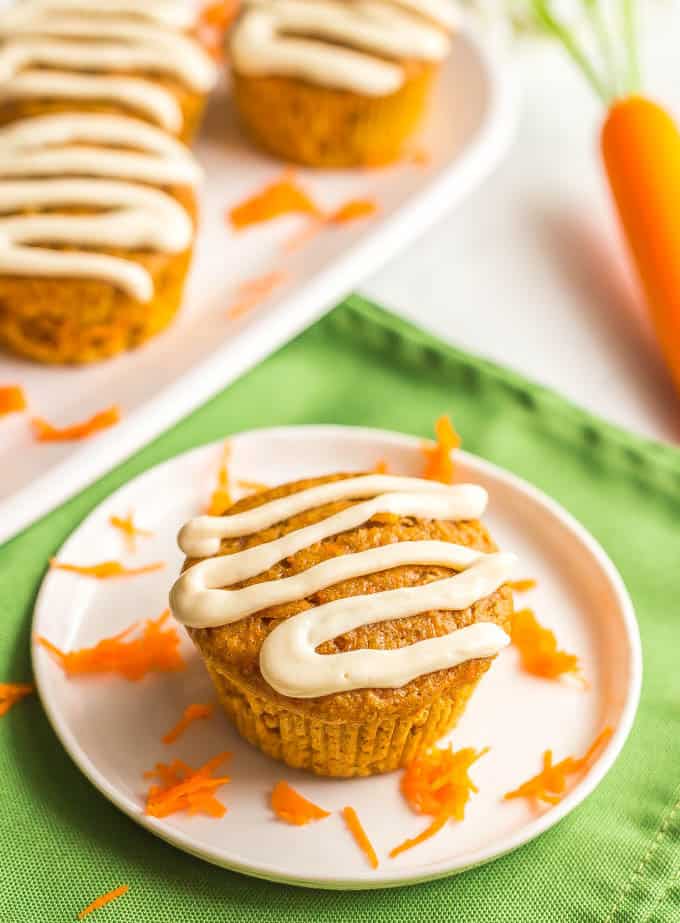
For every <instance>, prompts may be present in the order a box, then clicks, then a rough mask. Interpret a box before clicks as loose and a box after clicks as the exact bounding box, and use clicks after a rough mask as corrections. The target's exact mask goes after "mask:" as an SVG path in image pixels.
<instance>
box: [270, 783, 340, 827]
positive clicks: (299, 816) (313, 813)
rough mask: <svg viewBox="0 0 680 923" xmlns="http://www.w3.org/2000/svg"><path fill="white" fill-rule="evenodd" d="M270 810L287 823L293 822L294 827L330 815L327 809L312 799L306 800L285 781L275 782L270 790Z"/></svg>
mask: <svg viewBox="0 0 680 923" xmlns="http://www.w3.org/2000/svg"><path fill="white" fill-rule="evenodd" d="M272 810H273V811H274V813H275V814H276V816H277V817H278V818H279V820H283V821H285V822H286V823H287V824H294V825H295V826H296V827H302V826H304V825H305V824H308V823H310V821H313V820H323V818H324V817H330V813H329V812H328V811H324V810H323V808H320V807H319V806H318V805H316V804H314V802H313V801H308V800H307V799H306V798H304V797H303V796H302V795H301V794H300V793H299V792H296V791H295V789H294V788H292V787H291V786H290V785H289V784H288V783H287V782H283V781H282V782H277V783H276V785H275V786H274V790H273V792H272Z"/></svg>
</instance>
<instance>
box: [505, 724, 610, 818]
mask: <svg viewBox="0 0 680 923" xmlns="http://www.w3.org/2000/svg"><path fill="white" fill-rule="evenodd" d="M613 733H614V730H613V728H611V727H605V728H603V729H602V730H601V731H600V733H599V734H598V735H597V737H596V738H595V740H594V741H593V742H592V744H591V745H590V746H589V747H588V749H587V750H586V752H585V753H584V754H583V756H582V757H579V758H575V757H573V756H567V757H565V758H564V759H563V760H560V762H559V763H553V761H552V760H553V754H552V750H546V751H545V752H544V754H543V768H542V769H541V771H540V772H539V773H537V774H536V775H535V776H532V777H531V778H530V779H527V781H526V782H523V783H522V785H520V786H519V787H518V788H516V789H513V791H511V792H506V794H505V795H504V796H503V797H504V798H505V799H506V800H510V799H512V798H534V799H536V801H543V802H545V803H547V804H557V803H558V802H559V801H561V800H562V798H563V797H564V795H565V794H566V792H567V777H568V776H570V775H575V774H577V773H580V774H582V773H585V772H587V771H588V770H589V769H590V767H591V766H592V765H593V763H594V762H595V760H596V759H597V758H598V757H599V755H600V753H601V752H602V750H603V749H604V747H605V745H606V744H607V741H608V740H609V738H610V737H611V736H612V734H613Z"/></svg>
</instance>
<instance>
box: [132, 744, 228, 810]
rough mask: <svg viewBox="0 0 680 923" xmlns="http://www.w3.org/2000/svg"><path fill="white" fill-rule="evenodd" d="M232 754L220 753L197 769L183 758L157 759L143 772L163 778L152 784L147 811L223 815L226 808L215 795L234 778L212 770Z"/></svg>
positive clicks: (147, 797)
mask: <svg viewBox="0 0 680 923" xmlns="http://www.w3.org/2000/svg"><path fill="white" fill-rule="evenodd" d="M230 756H231V754H230V753H227V752H224V753H219V754H218V755H217V756H214V757H213V758H212V759H211V760H208V762H207V763H204V764H203V766H201V767H199V768H198V769H192V768H191V766H188V765H187V764H186V763H184V762H183V761H182V760H173V761H172V763H169V764H166V763H157V764H156V766H155V767H154V769H152V770H150V771H149V772H146V773H144V776H145V778H147V779H149V778H154V777H156V778H157V779H158V780H159V782H160V784H155V785H152V786H151V787H150V788H149V791H148V793H147V796H146V808H145V812H146V814H148V815H149V816H151V817H167V816H168V815H169V814H175V813H176V812H178V811H187V812H188V813H189V814H208V815H209V816H210V817H224V815H225V814H226V813H227V808H226V806H225V805H223V804H222V802H221V801H219V800H218V799H217V798H216V797H215V792H216V791H217V789H218V788H220V787H221V786H222V785H226V784H227V782H229V781H231V780H230V778H229V776H219V777H217V778H214V777H213V775H212V774H213V772H215V770H216V769H217V768H218V766H220V765H221V764H222V763H223V762H224V761H225V760H227V759H229V758H230Z"/></svg>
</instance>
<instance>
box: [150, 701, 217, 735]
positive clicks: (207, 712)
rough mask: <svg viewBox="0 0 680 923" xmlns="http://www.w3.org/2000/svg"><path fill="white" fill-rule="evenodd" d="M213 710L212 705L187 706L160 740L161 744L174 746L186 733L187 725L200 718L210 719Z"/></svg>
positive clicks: (195, 704)
mask: <svg viewBox="0 0 680 923" xmlns="http://www.w3.org/2000/svg"><path fill="white" fill-rule="evenodd" d="M214 710H215V706H214V705H202V704H200V703H194V704H192V705H187V707H186V708H185V709H184V711H183V713H182V717H181V718H180V719H179V721H178V722H177V724H175V725H174V727H172V728H170V730H169V731H168V733H167V734H164V735H163V737H162V738H161V739H162V741H163V743H164V744H174V742H175V741H176V740H178V739H179V738H180V737H181V736H182V734H183V733H184V732H185V731H186V729H187V728H188V727H189V725H191V724H193V723H194V721H199V720H200V719H201V718H210V716H211V715H212V713H213V711H214Z"/></svg>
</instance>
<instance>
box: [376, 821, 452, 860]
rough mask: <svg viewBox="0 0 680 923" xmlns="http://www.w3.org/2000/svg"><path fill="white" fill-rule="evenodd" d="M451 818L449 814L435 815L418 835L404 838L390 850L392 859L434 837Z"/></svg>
mask: <svg viewBox="0 0 680 923" xmlns="http://www.w3.org/2000/svg"><path fill="white" fill-rule="evenodd" d="M450 820H451V818H450V817H449V815H448V814H440V815H439V817H435V819H434V820H433V821H432V823H431V824H429V825H428V826H427V827H426V828H425V829H424V830H423V831H422V833H419V834H418V835H417V836H414V837H411V838H410V839H408V840H404V842H403V843H400V844H399V845H398V846H395V847H394V849H391V850H390V859H396V857H397V856H399V855H401V853H403V852H406V850H407V849H413V847H414V846H419V845H420V844H421V843H424V842H425V840H429V839H430V837H433V836H434V835H435V833H439V831H440V830H441V829H442V827H445V826H446V824H447V823H448V822H449V821H450Z"/></svg>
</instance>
